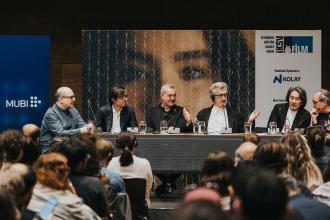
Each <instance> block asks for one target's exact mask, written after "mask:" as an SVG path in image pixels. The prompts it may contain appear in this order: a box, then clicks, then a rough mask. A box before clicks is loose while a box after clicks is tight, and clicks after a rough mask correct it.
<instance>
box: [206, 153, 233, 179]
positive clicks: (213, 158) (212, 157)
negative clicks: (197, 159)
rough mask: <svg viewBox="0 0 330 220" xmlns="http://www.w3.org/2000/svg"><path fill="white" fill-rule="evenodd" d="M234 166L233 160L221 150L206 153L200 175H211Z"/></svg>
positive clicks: (229, 170)
mask: <svg viewBox="0 0 330 220" xmlns="http://www.w3.org/2000/svg"><path fill="white" fill-rule="evenodd" d="M233 168H234V162H233V160H232V159H231V158H230V157H229V156H228V155H227V154H226V153H225V152H223V151H215V152H211V153H209V154H208V156H207V158H206V159H205V160H204V164H203V168H202V175H203V176H212V175H217V174H219V173H221V172H226V171H228V172H231V171H232V170H233Z"/></svg>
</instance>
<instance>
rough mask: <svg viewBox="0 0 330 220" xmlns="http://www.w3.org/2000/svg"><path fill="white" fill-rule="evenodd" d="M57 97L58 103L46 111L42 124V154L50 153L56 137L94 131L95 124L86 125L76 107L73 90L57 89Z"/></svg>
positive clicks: (66, 88)
mask: <svg viewBox="0 0 330 220" xmlns="http://www.w3.org/2000/svg"><path fill="white" fill-rule="evenodd" d="M55 97H56V99H57V101H56V103H55V104H54V105H53V106H52V107H50V108H49V109H48V110H47V111H46V113H45V115H44V118H43V120H42V123H41V129H40V146H41V152H42V153H47V152H48V151H49V146H50V144H51V143H52V141H53V138H54V137H58V136H66V137H68V136H72V135H75V134H79V133H86V132H89V131H91V130H92V129H93V124H92V123H88V124H86V123H85V122H84V121H83V119H82V118H81V116H80V114H79V112H78V110H77V109H76V108H75V107H74V105H73V104H74V101H75V96H74V93H73V91H72V89H70V88H69V87H60V88H58V89H57V92H56V94H55Z"/></svg>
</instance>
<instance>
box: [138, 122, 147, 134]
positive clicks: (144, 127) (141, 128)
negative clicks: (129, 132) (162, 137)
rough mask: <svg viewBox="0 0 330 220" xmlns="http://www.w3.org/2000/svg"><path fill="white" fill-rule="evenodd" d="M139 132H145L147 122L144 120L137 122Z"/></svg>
mask: <svg viewBox="0 0 330 220" xmlns="http://www.w3.org/2000/svg"><path fill="white" fill-rule="evenodd" d="M139 132H140V134H146V133H147V124H146V122H145V121H140V123H139Z"/></svg>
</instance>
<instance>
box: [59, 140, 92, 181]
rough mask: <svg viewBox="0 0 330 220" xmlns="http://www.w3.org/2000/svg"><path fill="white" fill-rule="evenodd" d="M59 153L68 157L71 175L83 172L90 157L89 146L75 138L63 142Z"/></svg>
mask: <svg viewBox="0 0 330 220" xmlns="http://www.w3.org/2000/svg"><path fill="white" fill-rule="evenodd" d="M57 152H59V153H62V154H63V155H65V156H66V158H67V159H68V165H69V166H70V167H71V173H72V174H74V175H76V174H81V173H82V172H83V170H84V169H85V166H86V163H87V160H88V158H89V157H90V155H89V152H88V146H87V144H86V143H85V142H83V141H81V140H80V139H79V138H77V137H75V136H73V137H71V138H70V139H68V140H66V141H63V142H62V144H61V145H60V146H59V147H58V151H57Z"/></svg>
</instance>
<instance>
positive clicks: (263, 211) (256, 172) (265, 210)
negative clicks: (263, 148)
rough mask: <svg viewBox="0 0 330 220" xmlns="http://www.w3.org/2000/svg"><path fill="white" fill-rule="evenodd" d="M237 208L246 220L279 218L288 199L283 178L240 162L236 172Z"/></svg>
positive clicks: (235, 194) (272, 219)
mask: <svg viewBox="0 0 330 220" xmlns="http://www.w3.org/2000/svg"><path fill="white" fill-rule="evenodd" d="M232 181H233V185H232V186H233V192H232V193H233V208H234V210H235V211H236V212H237V214H239V215H241V216H242V217H243V219H245V220H263V219H268V220H279V219H283V218H284V216H285V214H286V205H287V200H288V194H287V190H286V188H285V186H284V184H283V182H282V181H281V180H280V179H279V178H278V177H277V176H276V175H275V174H274V173H272V172H268V171H266V170H264V169H262V168H258V167H256V166H254V165H252V164H245V163H240V164H239V165H238V166H237V167H236V168H235V169H234V172H233V178H232Z"/></svg>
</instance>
